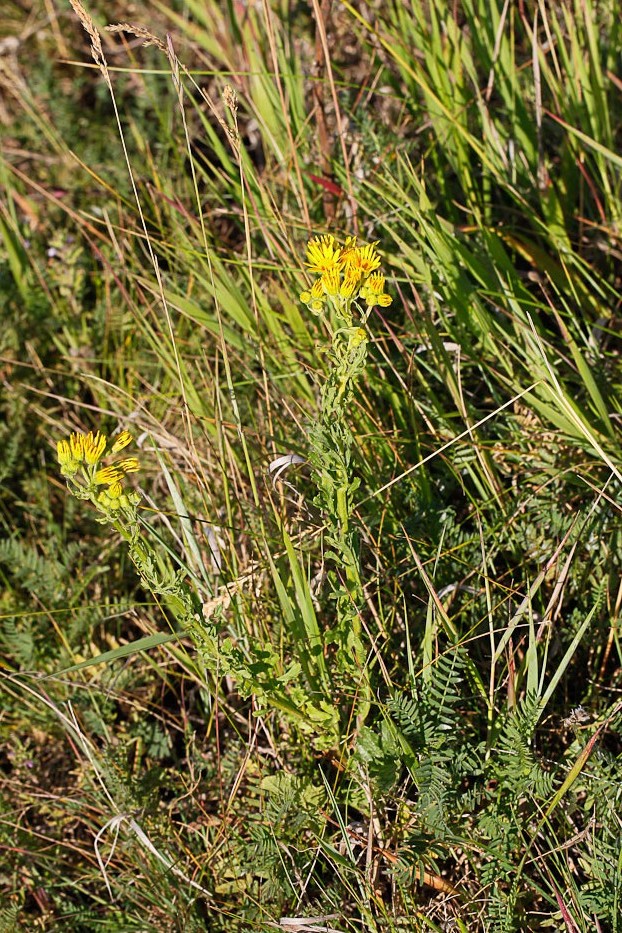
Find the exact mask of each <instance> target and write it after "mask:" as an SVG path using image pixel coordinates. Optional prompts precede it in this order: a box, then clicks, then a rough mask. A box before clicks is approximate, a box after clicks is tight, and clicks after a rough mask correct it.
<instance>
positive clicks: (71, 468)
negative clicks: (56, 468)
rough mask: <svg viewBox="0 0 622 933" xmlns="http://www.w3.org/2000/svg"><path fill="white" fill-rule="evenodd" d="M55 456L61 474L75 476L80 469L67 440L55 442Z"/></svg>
mask: <svg viewBox="0 0 622 933" xmlns="http://www.w3.org/2000/svg"><path fill="white" fill-rule="evenodd" d="M56 456H57V458H58V462H59V464H60V471H61V473H62V474H63V476H75V474H76V473H77V472H78V470H79V469H80V461H79V460H77V459H76V458H75V457H74V455H73V451H72V448H71V444H70V443H69V441H64V440H63V441H57V442H56Z"/></svg>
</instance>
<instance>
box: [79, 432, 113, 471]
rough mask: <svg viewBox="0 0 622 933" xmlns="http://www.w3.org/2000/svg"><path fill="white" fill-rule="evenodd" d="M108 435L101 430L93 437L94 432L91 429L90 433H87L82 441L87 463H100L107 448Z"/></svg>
mask: <svg viewBox="0 0 622 933" xmlns="http://www.w3.org/2000/svg"><path fill="white" fill-rule="evenodd" d="M107 440H108V439H107V437H106V435H105V434H100V433H99V431H98V432H97V434H96V435H95V437H93V432H92V431H89V433H88V434H85V435H84V437H83V441H82V447H83V450H84V459H85V460H86V462H87V463H89V464H91V466H93V465H94V464H96V463H98V462H99V461H100V460H101V458H102V456H103V453H104V451H105V449H106V442H107Z"/></svg>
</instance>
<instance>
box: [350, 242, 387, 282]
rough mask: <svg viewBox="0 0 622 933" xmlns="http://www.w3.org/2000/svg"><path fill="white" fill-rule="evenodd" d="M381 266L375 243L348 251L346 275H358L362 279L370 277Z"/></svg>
mask: <svg viewBox="0 0 622 933" xmlns="http://www.w3.org/2000/svg"><path fill="white" fill-rule="evenodd" d="M379 265H380V256H379V255H378V252H377V250H376V244H375V243H368V245H367V246H357V247H356V248H354V249H351V250H349V251H348V254H347V257H346V275H348V274H354V273H358V274H359V275H360V276H361V277H363V276H366V275H369V274H370V272H373V271H374V269H377V268H378V266H379Z"/></svg>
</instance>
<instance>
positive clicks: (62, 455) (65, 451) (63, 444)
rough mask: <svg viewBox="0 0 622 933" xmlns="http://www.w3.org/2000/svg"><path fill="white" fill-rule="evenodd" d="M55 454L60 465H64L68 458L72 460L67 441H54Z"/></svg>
mask: <svg viewBox="0 0 622 933" xmlns="http://www.w3.org/2000/svg"><path fill="white" fill-rule="evenodd" d="M56 456H57V458H58V462H59V463H60V465H61V466H64V465H65V464H66V463H69V461H70V460H73V454H72V453H71V447H70V446H69V441H57V442H56Z"/></svg>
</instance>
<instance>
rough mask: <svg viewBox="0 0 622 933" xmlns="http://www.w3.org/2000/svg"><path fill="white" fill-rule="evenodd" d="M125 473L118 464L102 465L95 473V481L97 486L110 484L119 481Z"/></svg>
mask: <svg viewBox="0 0 622 933" xmlns="http://www.w3.org/2000/svg"><path fill="white" fill-rule="evenodd" d="M124 476H125V473H124V472H123V470H120V469H119V468H118V465H117V464H115V465H114V466H107V467H102V468H101V470H98V471H97V473H96V474H95V482H96V483H97V485H98V486H112V485H113V483H120V482H121V480H122V479H123V477H124Z"/></svg>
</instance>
